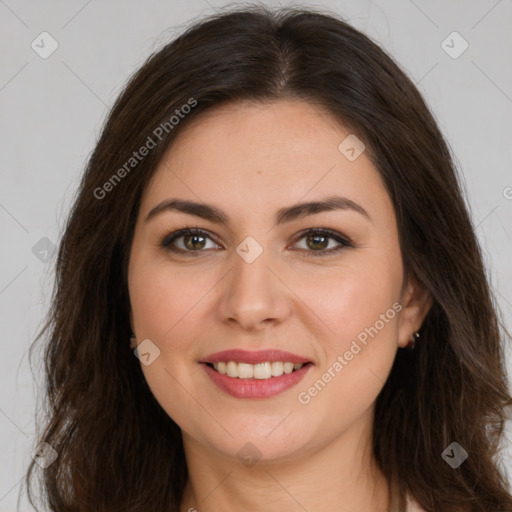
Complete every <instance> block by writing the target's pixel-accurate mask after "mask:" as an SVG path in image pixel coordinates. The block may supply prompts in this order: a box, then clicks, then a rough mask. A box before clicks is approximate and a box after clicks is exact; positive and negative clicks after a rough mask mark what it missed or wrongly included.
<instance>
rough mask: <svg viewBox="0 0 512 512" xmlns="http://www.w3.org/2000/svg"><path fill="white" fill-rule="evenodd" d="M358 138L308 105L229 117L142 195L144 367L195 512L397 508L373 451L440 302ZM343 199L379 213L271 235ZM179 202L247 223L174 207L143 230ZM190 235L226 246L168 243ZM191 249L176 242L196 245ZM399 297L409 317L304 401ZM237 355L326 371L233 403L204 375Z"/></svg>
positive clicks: (228, 109) (226, 113)
mask: <svg viewBox="0 0 512 512" xmlns="http://www.w3.org/2000/svg"><path fill="white" fill-rule="evenodd" d="M349 133H350V132H349V131H348V130H347V129H345V128H344V127H343V126H342V125H341V124H340V123H339V122H337V121H336V120H335V118H333V117H332V116H331V115H330V114H328V113H327V112H325V111H323V110H321V109H320V108H319V107H317V106H312V105H310V104H308V103H306V102H301V101H291V100H290V101H288V100H287V101H284V100H280V101H278V102H273V103H267V104H261V103H258V104H256V103H251V102H247V101H245V102H239V103H237V104H232V105H229V106H224V107H222V108H218V109H216V110H213V111H209V112H207V113H206V114H203V115H202V116H199V117H198V118H197V119H196V120H194V122H193V123H191V124H190V125H188V126H187V127H186V129H185V130H184V131H183V132H181V133H180V135H179V137H178V138H177V139H176V140H175V143H174V144H173V145H172V146H171V147H170V148H169V150H168V151H167V153H166V155H165V156H164V158H163V159H162V161H161V162H160V164H159V166H158V168H157V169H156V171H155V174H154V176H153V178H152V180H151V182H150V184H149V185H148V187H147V188H146V190H145V192H144V194H143V197H142V202H141V206H140V211H139V216H138V220H137V223H136V228H135V234H134V239H133V244H132V248H131V253H130V263H129V272H128V281H129V283H128V284H129V293H130V300H131V308H132V312H131V326H132V329H133V332H134V333H135V334H136V340H137V341H136V342H137V343H140V342H141V341H142V340H144V339H146V338H149V339H150V340H151V341H152V342H153V343H154V344H155V345H156V346H157V347H158V348H159V350H160V356H159V357H157V358H156V359H155V360H154V362H152V363H151V364H150V365H148V366H146V365H142V364H141V367H142V370H143V372H144V376H145V378H146V380H147V382H148V384H149V386H150V388H151V391H152V392H153V394H154V396H155V397H156V399H157V400H158V402H159V403H160V405H161V406H162V408H163V409H164V410H165V411H166V412H167V413H168V415H169V416H170V417H171V418H172V419H173V420H174V421H175V422H176V423H177V424H178V425H179V426H180V428H181V430H182V433H183V442H184V448H185V453H186V457H187V465H188V470H189V481H188V484H187V487H186V489H185V494H184V497H183V500H182V504H181V511H182V512H185V511H189V510H190V509H192V510H193V509H196V510H198V511H199V512H210V511H216V512H219V511H232V510H238V511H253V512H254V511H263V510H265V512H272V511H280V512H281V511H282V510H290V511H301V512H303V511H304V509H306V510H308V511H317V510H337V511H339V512H348V511H350V512H357V511H361V512H362V511H365V512H369V511H387V510H388V507H387V503H388V498H389V488H388V483H387V480H386V478H385V477H384V475H383V474H382V473H381V472H380V471H379V470H378V468H377V466H376V464H375V461H374V458H373V454H372V449H371V432H372V420H373V414H374V404H375V400H376V398H377V396H378V394H379V392H380V390H381V389H382V387H383V385H384V383H385V381H386V378H387V376H388V374H389V372H390V370H391V367H392V364H393V360H394V358H395V355H396V351H397V349H398V348H399V347H405V346H406V345H407V343H408V342H409V340H410V339H411V336H412V334H413V332H414V331H416V330H417V329H419V327H420V326H421V323H422V321H423V319H424V317H425V315H426V313H427V312H428V309H429V307H430V304H431V301H430V297H429V296H428V295H427V293H426V292H425V291H424V290H423V289H422V288H421V287H420V286H419V284H418V283H417V282H416V280H415V279H414V278H413V277H412V276H408V277H406V276H404V271H403V261H402V255H401V252H400V247H399V241H398V230H397V224H396V217H395V212H394V208H393V204H392V202H391V199H390V197H389V195H388V193H387V191H386V189H385V188H384V185H383V182H382V180H381V178H380V175H379V173H378V172H377V170H376V169H375V168H374V167H373V165H372V163H371V162H370V160H369V158H368V157H367V155H366V153H365V152H363V153H362V154H361V155H360V156H359V157H358V158H357V159H356V160H354V161H349V160H348V159H347V158H346V157H345V156H344V155H343V154H342V153H341V152H340V151H339V150H338V146H339V144H340V143H341V142H342V141H343V140H344V139H345V137H346V136H347V135H349ZM333 192H336V194H338V195H342V196H344V197H347V198H349V199H351V200H352V201H354V202H355V203H357V204H358V205H360V206H361V207H363V208H364V209H365V210H366V211H367V213H368V215H369V219H367V218H366V217H365V216H364V215H361V214H360V213H358V212H356V211H352V210H348V209H346V210H335V211H329V212H322V213H316V214H313V215H310V216H306V217H303V218H300V219H296V220H293V221H291V222H289V223H287V224H283V225H280V226H275V227H274V226H273V215H274V213H275V212H276V210H278V209H279V208H282V207H285V206H289V205H291V204H294V203H297V202H305V201H312V200H317V199H321V198H325V197H327V196H329V195H332V194H333ZM171 197H175V198H182V199H189V200H193V201H199V202H205V203H209V204H214V205H215V206H217V207H218V208H221V209H222V210H224V212H225V213H226V214H227V215H229V217H230V218H231V222H230V223H229V224H228V225H218V224H215V223H213V222H211V221H209V220H204V219H200V218H198V217H195V216H191V215H187V214H184V213H180V212H175V211H165V212H163V213H161V214H159V215H156V216H154V217H152V218H151V219H150V220H148V221H146V220H145V218H146V216H147V214H148V212H149V211H150V210H151V209H152V208H154V207H155V206H156V205H157V204H159V203H160V202H161V201H163V200H165V199H168V198H171ZM185 227H195V228H199V229H202V230H203V231H206V232H207V233H208V234H209V236H210V235H211V237H210V238H201V237H200V238H199V239H198V241H195V242H194V241H192V243H191V242H190V241H189V245H188V247H189V249H188V251H189V252H188V253H183V254H176V253H173V252H171V251H169V249H166V248H162V247H161V246H160V245H159V244H160V242H161V240H162V239H163V238H164V237H165V236H166V235H168V234H169V233H171V232H173V231H176V230H178V229H183V228H185ZM310 228H328V229H331V230H333V231H336V232H338V233H340V234H341V235H342V236H345V237H347V236H348V237H349V238H350V239H351V240H352V241H353V243H354V247H345V248H343V249H342V250H341V251H339V252H333V253H332V254H330V255H326V256H315V251H318V250H319V249H325V248H327V249H331V248H335V247H338V246H339V244H338V242H337V241H336V240H334V239H332V238H328V239H326V240H322V239H321V240H320V242H316V245H315V241H313V242H311V241H310V242H309V244H308V238H307V237H304V236H302V237H300V234H301V232H302V231H304V230H306V229H310ZM247 236H251V237H253V238H254V239H255V240H256V241H257V242H258V243H259V244H260V246H261V247H262V249H263V252H262V254H261V255H260V256H259V257H258V258H257V259H256V260H255V261H253V262H252V263H248V262H247V261H245V260H244V259H243V258H242V257H240V256H239V255H238V253H237V252H236V248H237V246H238V245H239V244H240V243H241V242H242V241H243V240H244V239H245V238H246V237H247ZM186 241H187V239H186V237H185V238H183V237H182V238H180V239H178V240H176V241H175V245H177V246H178V247H179V248H182V249H183V250H187V248H186V247H187V246H185V245H184V244H185V243H186ZM322 242H325V245H323V246H321V247H319V245H318V244H320V245H321V244H322ZM194 243H195V244H196V245H194ZM327 243H328V244H329V245H328V246H327ZM190 246H192V249H190ZM194 251H195V253H199V254H198V255H197V257H194V255H193V254H192V255H189V254H190V253H191V252H194ZM396 302H399V303H400V304H401V306H402V309H401V311H400V313H398V314H397V315H396V316H395V317H394V318H393V319H392V320H389V321H388V322H387V323H385V326H384V328H382V329H381V330H380V331H379V332H378V334H377V335H375V336H374V337H373V338H370V339H369V342H368V344H367V345H366V346H364V348H363V349H362V350H361V351H360V352H359V353H357V355H355V356H354V357H353V359H352V360H351V361H350V362H348V364H347V365H346V366H344V368H343V370H342V371H341V372H339V373H338V374H337V375H336V377H335V378H333V379H332V380H331V381H330V382H329V383H328V384H327V385H326V386H325V387H324V388H323V390H322V391H321V392H319V393H318V394H317V395H316V396H315V397H312V398H311V400H310V402H309V403H308V404H306V405H305V404H301V403H299V401H298V398H297V395H298V393H299V392H301V391H307V390H308V388H309V387H310V386H311V385H312V384H313V383H314V382H315V381H317V380H318V379H319V378H321V376H322V374H323V373H324V372H326V371H327V369H328V368H329V367H332V365H333V363H334V362H335V361H336V359H337V357H338V355H343V354H344V353H345V352H346V351H347V350H348V349H349V348H350V345H351V343H352V341H353V340H354V339H356V337H357V335H358V334H359V333H361V332H362V331H364V329H365V328H366V327H369V326H373V325H374V324H375V323H376V321H377V320H378V319H379V318H380V315H382V314H385V313H386V311H388V310H389V309H390V308H391V307H392V305H393V304H394V303H396ZM232 348H243V349H246V350H261V349H271V348H278V349H281V350H286V351H290V352H294V353H296V354H299V355H301V356H304V357H307V358H308V359H309V360H310V361H312V362H313V363H314V366H313V367H312V368H310V370H309V372H308V374H307V375H306V377H305V378H304V379H303V380H302V381H301V382H300V383H299V384H297V385H296V386H294V387H292V388H291V389H288V390H287V391H285V392H283V393H281V394H280V395H278V396H275V397H272V398H269V399H260V400H257V399H239V398H234V397H232V396H230V395H228V394H226V393H225V392H223V391H221V390H220V389H219V388H217V387H216V386H215V385H214V384H213V382H212V381H211V380H210V378H209V377H208V376H207V374H206V372H205V371H204V369H203V368H202V366H201V365H200V364H199V361H200V360H201V359H203V358H205V357H206V356H207V355H208V354H211V353H213V352H217V351H221V350H226V349H232ZM248 442H250V443H252V444H253V445H255V446H256V447H257V449H258V451H259V452H260V454H261V458H260V459H259V460H258V461H257V463H256V464H255V465H253V466H251V467H249V466H248V465H245V464H244V463H243V462H242V461H241V460H240V459H239V458H238V456H237V452H238V451H239V450H240V449H241V448H242V447H243V446H244V445H246V443H248Z"/></svg>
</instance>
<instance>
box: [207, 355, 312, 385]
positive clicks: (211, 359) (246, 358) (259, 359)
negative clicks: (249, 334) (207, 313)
mask: <svg viewBox="0 0 512 512" xmlns="http://www.w3.org/2000/svg"><path fill="white" fill-rule="evenodd" d="M222 361H224V362H226V363H227V362H228V361H235V362H237V363H248V364H258V363H265V362H266V361H281V362H283V363H286V362H287V361H288V362H290V363H309V362H310V360H309V359H307V358H305V357H302V356H298V355H297V354H292V353H291V352H283V351H282V350H276V349H272V350H259V351H257V352H250V351H248V350H240V349H233V350H224V351H222V352H215V354H210V355H209V356H207V357H205V358H204V359H203V360H202V361H200V362H201V363H219V362H222ZM288 375H290V374H288ZM276 378H278V377H276Z"/></svg>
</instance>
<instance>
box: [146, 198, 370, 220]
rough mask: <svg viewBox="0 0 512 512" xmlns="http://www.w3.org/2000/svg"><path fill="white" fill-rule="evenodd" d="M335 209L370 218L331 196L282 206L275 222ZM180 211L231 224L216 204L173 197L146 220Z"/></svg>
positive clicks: (347, 201) (357, 207)
mask: <svg viewBox="0 0 512 512" xmlns="http://www.w3.org/2000/svg"><path fill="white" fill-rule="evenodd" d="M335 210H349V211H354V212H357V213H360V214H361V215H362V216H364V217H365V218H366V219H368V220H370V221H371V219H370V215H369V214H368V212H367V211H366V210H365V209H364V208H363V207H362V206H360V205H359V204H357V203H355V202H354V201H352V200H351V199H348V198H346V197H340V196H329V197H326V198H324V199H320V200H317V201H311V202H307V203H297V204H293V205H291V206H287V207H284V208H280V209H279V210H277V212H276V214H275V215H274V224H275V225H276V226H278V225H280V224H285V223H287V222H291V221H293V220H296V219H300V218H303V217H307V216H308V215H314V214H315V213H322V212H329V211H335ZM168 211H178V212H181V213H185V214H188V215H195V216H196V217H200V218H202V219H205V220H209V221H210V222H214V223H215V224H229V223H230V220H231V219H230V218H229V216H228V215H227V214H226V213H225V212H224V211H222V210H221V209H220V208H217V207H216V206H213V205H210V204H206V203H197V202H195V201H190V200H188V199H178V198H171V199H165V200H164V201H162V202H161V203H159V204H158V205H156V206H155V207H154V208H153V209H152V210H151V211H150V212H149V213H148V215H147V217H146V222H147V221H149V220H150V219H152V218H154V217H156V216H157V215H159V214H161V213H163V212H168Z"/></svg>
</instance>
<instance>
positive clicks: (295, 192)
mask: <svg viewBox="0 0 512 512" xmlns="http://www.w3.org/2000/svg"><path fill="white" fill-rule="evenodd" d="M43 334H47V335H48V345H47V349H46V350H47V351H46V359H45V362H46V374H47V394H48V401H49V406H50V414H49V418H48V422H47V423H46V424H45V425H44V429H43V431H42V433H41V436H40V440H39V442H40V443H41V445H42V446H43V448H42V449H41V453H43V455H44V456H43V457H42V459H44V460H43V461H38V463H39V465H40V466H42V467H45V469H44V473H43V488H44V491H45V498H46V502H47V505H48V506H49V508H50V509H51V510H54V511H59V512H61V511H62V512H64V511H71V510H73V511H82V510H83V511H86V510H87V511H89V510H96V511H115V510H119V511H121V510H122V511H150V510H155V511H156V510H159V511H164V510H165V511H179V512H185V511H193V510H198V511H200V512H203V511H205V512H208V511H220V510H226V511H231V510H251V511H260V510H261V511H262V510H265V511H271V510H278V509H279V510H283V509H285V510H308V511H316V510H332V511H337V512H348V511H363V510H364V511H372V512H373V511H375V512H376V511H382V512H384V511H386V512H387V511H406V510H407V511H421V510H423V511H428V512H433V511H436V512H438V511H443V512H452V511H482V512H483V511H486V512H487V511H490V510H492V511H512V497H511V495H510V488H509V487H508V486H507V484H506V478H505V476H504V474H502V473H500V470H499V468H498V463H497V461H496V460H495V458H494V456H495V454H496V452H497V450H498V448H499V442H500V438H501V434H502V430H503V424H504V419H505V413H504V410H505V407H506V406H509V405H511V404H512V399H511V397H510V395H509V393H508V390H507V382H506V377H505V371H504V361H503V354H502V345H501V333H500V326H499V323H498V321H497V317H496V312H495V308H494V305H493V300H492V297H491V294H490V290H489V286H488V284H487V281H486V277H485V272H484V268H483V264H482V258H481V252H480V248H479V246H478V244H477V241H476V237H475V234H474V231H473V228H472V225H471V221H470V217H469V215H468V211H467V207H466V205H465V202H464V199H463V196H462V194H461V190H460V187H459V184H458V178H457V175H456V172H455V169H454V165H453V163H452V160H451V156H450V153H449V150H448V147H447V145H446V143H445V141H444V139H443V137H442V135H441V133H440V131H439V129H438V128H437V126H436V123H435V121H434V119H433V117H432V115H431V113H430V112H429V110H428V108H427V106H426V105H425V102H424V101H423V99H422V98H421V96H420V94H419V93H418V91H417V90H416V88H415V87H414V85H413V84H412V83H411V81H410V80H409V79H408V78H407V77H406V76H405V74H404V73H403V72H402V71H401V70H400V69H399V68H398V66H397V65H396V64H395V63H394V61H393V60H392V59H391V58H390V57H389V56H387V55H386V54H385V53H384V52H383V51H382V50H381V49H380V48H379V47H377V46H376V45H375V44H374V43H373V42H371V41H370V40H369V39H368V38H367V37H366V36H364V35H363V34H361V33H360V32H358V31H357V30H355V29H354V28H352V27H351V26H350V25H348V24H347V23H345V22H343V21H341V20H339V19H338V18H336V17H335V16H331V15H325V14H321V13H318V12H313V11H307V10H283V11H277V12H272V11H270V10H267V9H265V8H262V7H254V8H244V9H239V10H235V11H232V12H229V13H224V14H219V15H216V16H213V17H211V18H208V19H205V20H203V21H202V22H199V23H197V24H195V25H194V26H192V27H191V28H190V29H188V30H187V31H186V32H185V33H184V34H182V35H181V36H180V37H178V38H177V39H176V40H174V41H173V42H171V43H169V44H168V45H167V46H165V47H164V48H163V49H162V50H160V51H159V52H157V53H156V54H155V55H153V56H152V57H151V58H150V59H149V60H148V61H147V62H146V63H145V64H144V66H143V67H142V68H141V69H140V70H139V71H138V72H137V73H136V74H135V76H134V77H133V78H132V79H131V81H130V83H129V84H128V85H127V87H126V88H125V90H124V92H123V93H122V94H121V96H120V97H119V99H118V100H117V102H116V104H115V105H114V107H113V109H112V112H111V114H110V117H109V119H108V121H107V123H106V125H105V128H104V130H103V133H102V135H101V137H100V140H99V142H98V144H97V147H96V149H95V151H94V153H93V155H92V156H91V159H90V161H89V164H88V167H87V170H86V173H85V175H84V177H83V180H82V183H81V186H80V189H79V191H78V196H77V198H76V201H75V203H74V206H73V209H72V212H71V215H70V217H69V221H68V224H67V227H66V231H65V233H64V236H63V239H62V242H61V245H60V251H59V257H58V262H57V287H56V293H55V297H54V303H53V307H52V312H51V316H50V317H49V319H48V322H47V324H46V326H45V329H44V330H43V332H42V333H41V336H42V335H43ZM134 356H136V357H134ZM42 443H47V444H44V445H43V444H42ZM52 450H54V452H55V453H54V452H53V451H52ZM49 454H50V455H53V456H52V457H50V458H49ZM55 456H56V458H55ZM43 462H44V463H43ZM34 468H35V462H33V463H32V464H31V466H30V468H29V471H28V474H27V486H30V481H31V477H32V476H33V475H32V474H33V470H34Z"/></svg>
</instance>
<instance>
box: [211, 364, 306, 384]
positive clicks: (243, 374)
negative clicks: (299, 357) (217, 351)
mask: <svg viewBox="0 0 512 512" xmlns="http://www.w3.org/2000/svg"><path fill="white" fill-rule="evenodd" d="M303 366H304V364H301V363H290V362H286V363H283V362H282V361H272V362H270V361H266V362H264V363H257V364H248V363H237V362H235V361H227V362H225V361H221V362H219V363H214V364H213V367H214V368H215V370H217V371H218V372H219V373H222V374H223V375H226V374H227V375H228V377H233V378H239V379H253V378H254V379H260V380H264V379H270V378H272V377H280V376H281V375H283V373H292V372H293V371H296V370H299V369H300V368H302V367H303Z"/></svg>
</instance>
